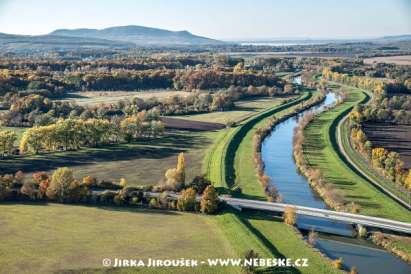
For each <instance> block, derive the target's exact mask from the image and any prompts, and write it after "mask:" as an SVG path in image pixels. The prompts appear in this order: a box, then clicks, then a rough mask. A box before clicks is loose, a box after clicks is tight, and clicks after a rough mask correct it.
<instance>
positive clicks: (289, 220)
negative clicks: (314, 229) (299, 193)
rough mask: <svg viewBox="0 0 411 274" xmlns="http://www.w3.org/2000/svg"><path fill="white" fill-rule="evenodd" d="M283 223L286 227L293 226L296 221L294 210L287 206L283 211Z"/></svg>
mask: <svg viewBox="0 0 411 274" xmlns="http://www.w3.org/2000/svg"><path fill="white" fill-rule="evenodd" d="M283 217H284V223H286V224H287V225H295V223H296V221H297V214H296V213H295V208H294V207H290V206H287V207H286V208H285V210H284V216H283Z"/></svg>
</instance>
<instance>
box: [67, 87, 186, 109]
mask: <svg viewBox="0 0 411 274" xmlns="http://www.w3.org/2000/svg"><path fill="white" fill-rule="evenodd" d="M188 94H190V92H185V91H170V90H151V91H85V92H76V93H68V95H67V97H66V98H64V99H59V101H73V102H75V103H77V104H79V105H90V106H92V105H98V104H102V103H104V104H114V103H117V102H118V101H121V100H125V99H128V100H131V99H133V98H134V97H138V98H141V99H148V98H152V97H157V98H159V99H160V98H166V97H169V96H174V95H182V96H187V95H188Z"/></svg>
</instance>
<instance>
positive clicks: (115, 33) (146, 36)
mask: <svg viewBox="0 0 411 274" xmlns="http://www.w3.org/2000/svg"><path fill="white" fill-rule="evenodd" d="M50 35H55V36H64V37H83V38H90V37H91V38H98V39H106V40H113V41H123V42H131V43H134V44H136V45H137V46H144V45H146V46H147V45H151V46H153V45H155V46H158V45H164V46H173V45H213V44H222V43H223V42H221V41H218V40H214V39H210V38H206V37H202V36H197V35H194V34H191V33H190V32H188V31H170V30H164V29H158V28H149V27H143V26H120V27H110V28H105V29H100V30H98V29H72V30H69V29H59V30H55V31H53V32H51V33H50Z"/></svg>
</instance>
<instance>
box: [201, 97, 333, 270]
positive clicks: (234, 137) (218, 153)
mask: <svg viewBox="0 0 411 274" xmlns="http://www.w3.org/2000/svg"><path fill="white" fill-rule="evenodd" d="M310 96H311V95H310V94H309V93H305V94H304V95H303V96H302V97H301V98H300V99H299V100H301V101H304V100H307V99H308V98H310ZM298 102H299V101H295V102H290V103H288V104H286V105H281V106H278V107H274V108H272V109H270V110H267V111H265V112H262V113H260V114H259V115H256V116H253V117H251V118H250V119H248V120H246V121H244V122H243V123H242V124H241V125H240V126H238V127H237V128H233V129H228V130H227V132H226V134H225V135H223V136H222V137H221V138H220V139H219V140H218V141H217V142H216V144H215V145H214V147H213V149H212V150H211V151H210V154H209V157H208V158H207V159H206V160H207V161H208V165H207V171H208V172H207V175H208V177H209V178H210V179H211V180H212V181H213V182H214V183H215V184H216V186H217V187H219V188H220V190H221V192H229V191H228V190H229V189H230V188H231V187H232V186H233V181H232V179H233V177H232V176H233V174H235V176H236V180H239V182H240V181H241V182H243V183H241V185H240V187H241V188H242V190H243V194H242V196H243V197H253V198H260V199H263V197H264V191H263V189H262V188H261V186H260V185H259V183H258V181H257V177H256V175H255V174H256V170H255V167H254V163H253V160H252V155H253V151H252V145H251V143H250V142H251V141H252V134H253V130H255V129H256V128H257V127H258V126H259V125H260V124H261V123H264V121H265V120H264V119H265V118H267V117H270V116H272V115H273V114H275V115H276V116H277V117H280V116H282V115H285V114H286V113H288V112H290V111H291V109H293V107H295V106H296V105H298ZM244 134H245V135H244ZM240 137H241V138H240ZM230 149H231V150H233V149H234V151H230ZM236 155H237V156H238V157H241V158H242V159H243V160H244V162H242V161H241V160H237V163H241V166H240V165H238V164H237V165H234V162H235V161H234V157H235V156H236ZM230 165H231V166H230ZM248 176H251V177H252V179H250V180H248V178H247V177H248ZM236 183H237V181H236ZM217 219H218V221H219V224H220V227H221V228H222V229H223V231H224V232H225V233H226V237H227V239H228V240H229V241H230V243H231V244H232V246H234V247H235V249H236V250H237V253H238V254H239V256H241V253H244V251H245V250H247V249H254V250H255V251H257V252H258V253H259V254H260V256H261V257H270V256H274V257H288V258H300V257H301V258H308V259H309V262H310V266H309V267H308V268H299V269H290V270H289V271H291V272H292V273H293V272H294V273H307V274H308V273H340V271H339V270H336V269H334V268H333V267H332V266H331V264H330V263H329V262H328V261H327V259H325V258H323V257H322V255H321V254H320V253H318V252H316V251H315V250H313V249H312V248H310V247H308V246H307V244H306V243H305V242H304V241H303V240H302V239H301V236H300V235H299V234H298V233H297V232H296V231H295V229H294V228H292V227H290V226H287V225H285V224H284V223H283V222H281V221H279V220H278V219H274V218H272V217H267V216H264V215H254V214H247V213H234V212H228V213H225V214H223V215H219V216H217ZM279 271H280V273H284V272H281V271H285V270H284V269H283V270H281V269H279Z"/></svg>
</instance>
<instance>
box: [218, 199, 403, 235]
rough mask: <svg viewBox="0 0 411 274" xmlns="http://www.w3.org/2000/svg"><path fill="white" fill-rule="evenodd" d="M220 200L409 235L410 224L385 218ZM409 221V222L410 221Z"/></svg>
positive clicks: (261, 202) (239, 206) (262, 202)
mask: <svg viewBox="0 0 411 274" xmlns="http://www.w3.org/2000/svg"><path fill="white" fill-rule="evenodd" d="M220 200H222V201H225V202H226V203H227V204H228V205H230V206H232V207H234V208H236V209H239V210H241V209H243V208H244V209H253V210H262V211H270V212H279V213H282V212H284V210H285V208H287V207H292V208H294V209H295V212H296V214H297V215H303V216H311V217H317V218H323V219H328V220H332V221H338V222H342V223H347V224H352V225H362V226H366V227H372V228H380V229H385V230H390V231H395V232H401V233H405V234H408V235H411V223H406V222H399V221H393V220H390V219H385V218H378V217H371V216H365V215H360V214H353V213H346V212H338V211H333V210H327V209H319V208H312V207H305V206H298V205H293V204H283V203H271V202H264V201H256V200H248V199H238V198H232V197H226V196H220ZM410 221H411V220H410Z"/></svg>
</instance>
